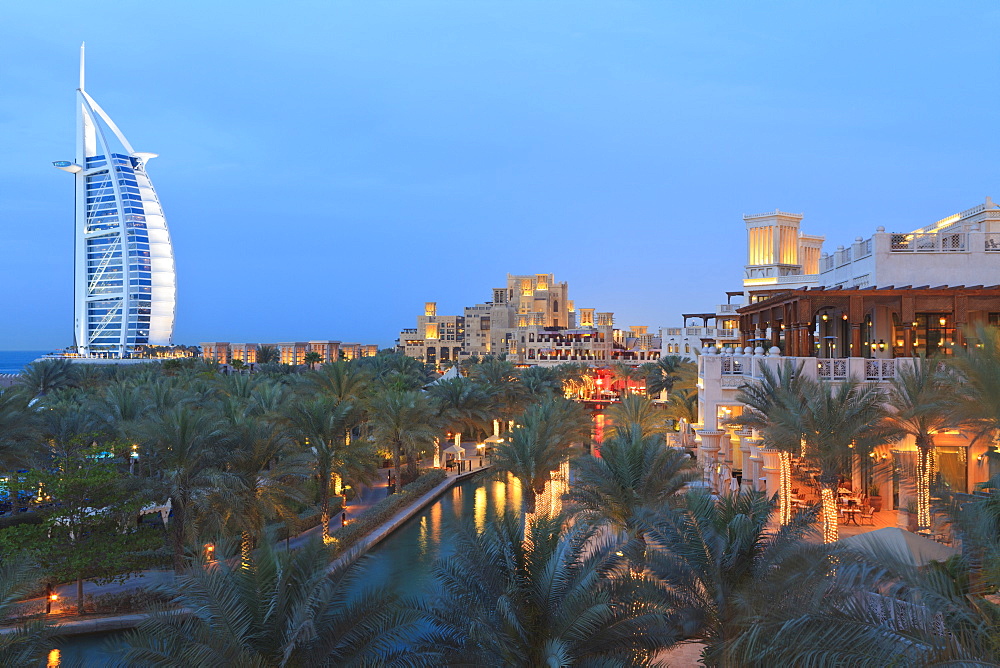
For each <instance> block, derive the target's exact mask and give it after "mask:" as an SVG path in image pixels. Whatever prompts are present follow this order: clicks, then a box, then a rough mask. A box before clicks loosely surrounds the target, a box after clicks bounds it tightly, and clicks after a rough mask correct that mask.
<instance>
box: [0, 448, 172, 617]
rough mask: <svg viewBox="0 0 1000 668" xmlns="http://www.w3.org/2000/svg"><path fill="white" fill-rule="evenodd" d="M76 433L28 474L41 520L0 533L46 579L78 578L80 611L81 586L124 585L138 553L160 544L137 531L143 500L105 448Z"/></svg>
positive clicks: (12, 550)
mask: <svg viewBox="0 0 1000 668" xmlns="http://www.w3.org/2000/svg"><path fill="white" fill-rule="evenodd" d="M93 443H94V436H90V435H87V436H83V435H80V436H78V437H77V438H75V439H74V440H73V443H72V444H71V447H69V448H67V450H66V451H64V452H61V453H59V454H58V455H57V456H56V457H55V458H54V459H53V460H52V462H51V468H49V469H46V470H36V471H32V472H31V473H29V475H28V479H29V481H30V485H31V487H32V489H33V490H35V493H37V495H38V500H39V501H40V502H42V501H44V502H47V503H46V505H45V506H43V507H42V509H41V510H40V511H39V512H40V514H41V515H42V523H41V524H39V525H21V526H17V527H11V528H9V529H5V530H4V531H3V532H0V541H2V543H3V544H4V548H5V549H4V550H3V551H4V552H6V553H8V554H18V553H19V554H26V555H30V556H31V559H32V560H33V561H34V562H35V563H36V564H37V566H38V567H39V569H40V570H41V572H42V573H44V576H45V577H46V579H48V580H50V581H53V582H57V583H58V582H67V581H76V583H77V611H78V612H80V613H82V612H83V582H84V580H94V581H95V582H98V583H107V582H114V581H122V580H124V579H126V578H128V577H129V576H130V575H131V574H132V573H134V572H136V571H138V570H141V568H142V567H143V566H144V565H145V563H144V561H143V559H142V554H141V553H142V552H143V551H149V550H153V549H155V548H156V547H157V546H159V545H162V540H161V538H160V536H159V535H158V534H157V533H155V532H140V531H138V530H137V528H136V525H135V518H136V516H137V515H138V511H139V509H140V508H141V507H142V505H143V504H142V501H141V499H140V498H139V497H138V496H137V495H136V494H135V493H134V492H133V491H131V490H129V489H128V488H127V487H126V486H125V484H124V479H123V478H122V476H121V472H120V471H119V470H118V466H117V465H116V463H115V461H114V458H113V456H112V455H111V451H112V450H113V449H115V448H114V447H113V446H112V445H111V444H108V443H103V444H100V445H94V444H93Z"/></svg>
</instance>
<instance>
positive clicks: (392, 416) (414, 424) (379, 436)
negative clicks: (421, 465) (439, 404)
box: [368, 389, 438, 488]
mask: <svg viewBox="0 0 1000 668" xmlns="http://www.w3.org/2000/svg"><path fill="white" fill-rule="evenodd" d="M368 411H369V415H370V418H369V427H370V429H371V432H372V437H373V438H374V439H375V442H376V444H380V445H384V446H386V447H387V448H388V449H389V451H390V452H392V463H393V469H394V470H395V472H396V485H397V488H401V487H402V485H403V478H402V477H401V474H402V470H401V461H402V456H403V455H404V454H405V455H406V456H407V459H408V461H409V463H410V468H411V476H412V477H414V478H415V477H416V473H417V470H416V469H417V462H418V460H419V457H420V455H421V453H422V452H424V451H425V450H426V449H427V448H428V447H429V446H430V444H431V443H433V442H434V437H435V436H436V435H437V433H438V432H437V430H438V425H437V420H436V415H435V409H434V405H433V404H432V403H431V400H430V397H428V396H426V395H425V394H424V393H422V392H419V391H416V390H395V389H390V390H384V391H382V392H378V393H377V394H375V396H374V397H372V398H371V399H370V401H369V404H368Z"/></svg>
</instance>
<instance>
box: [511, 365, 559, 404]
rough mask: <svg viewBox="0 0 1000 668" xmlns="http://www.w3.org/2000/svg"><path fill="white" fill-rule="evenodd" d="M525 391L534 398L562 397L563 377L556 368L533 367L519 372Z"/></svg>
mask: <svg viewBox="0 0 1000 668" xmlns="http://www.w3.org/2000/svg"><path fill="white" fill-rule="evenodd" d="M521 383H522V384H523V385H524V389H525V391H526V392H527V393H528V394H529V395H531V396H532V397H536V398H543V397H554V396H560V395H562V390H563V375H562V373H560V371H559V369H558V368H557V367H552V366H549V367H545V366H533V367H528V368H527V369H524V370H523V371H521Z"/></svg>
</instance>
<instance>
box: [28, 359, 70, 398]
mask: <svg viewBox="0 0 1000 668" xmlns="http://www.w3.org/2000/svg"><path fill="white" fill-rule="evenodd" d="M75 381H76V378H75V370H74V368H73V363H72V362H70V361H69V360H68V359H52V360H42V361H40V362H32V363H31V364H29V365H28V366H26V367H25V368H24V371H23V372H21V375H20V376H19V377H18V379H17V382H18V384H19V385H20V386H21V387H23V388H25V389H26V390H27V391H28V392H30V393H31V395H32V396H34V397H44V396H45V395H46V394H49V393H51V392H54V391H56V390H61V389H63V388H65V387H72V386H73V384H74V383H75Z"/></svg>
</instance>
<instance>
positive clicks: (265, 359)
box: [257, 346, 281, 364]
mask: <svg viewBox="0 0 1000 668" xmlns="http://www.w3.org/2000/svg"><path fill="white" fill-rule="evenodd" d="M280 360H281V353H279V352H278V349H277V348H276V347H274V346H257V364H277V363H278V362H279V361H280Z"/></svg>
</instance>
